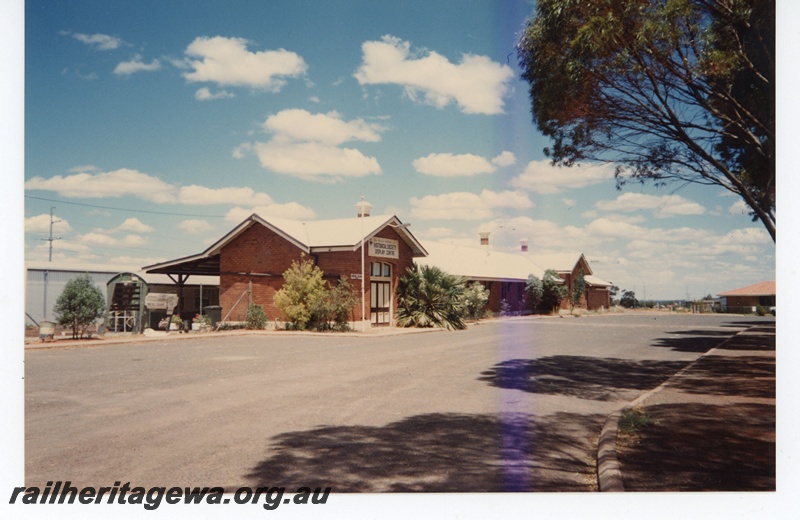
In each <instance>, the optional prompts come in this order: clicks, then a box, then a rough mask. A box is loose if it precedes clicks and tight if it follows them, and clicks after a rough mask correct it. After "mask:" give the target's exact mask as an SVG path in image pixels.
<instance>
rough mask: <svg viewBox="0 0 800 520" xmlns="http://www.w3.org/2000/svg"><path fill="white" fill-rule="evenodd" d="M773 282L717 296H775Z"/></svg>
mask: <svg viewBox="0 0 800 520" xmlns="http://www.w3.org/2000/svg"><path fill="white" fill-rule="evenodd" d="M775 294H776V293H775V280H771V281H768V282H760V283H756V284H753V285H748V286H747V287H739V288H738V289H732V290H730V291H725V292H722V293H719V296H775Z"/></svg>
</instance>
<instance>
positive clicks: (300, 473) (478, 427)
mask: <svg viewBox="0 0 800 520" xmlns="http://www.w3.org/2000/svg"><path fill="white" fill-rule="evenodd" d="M603 420H604V416H603V415H600V414H594V415H578V414H570V413H559V414H555V415H552V416H548V417H544V418H541V417H536V416H531V415H528V414H521V413H501V414H499V415H483V414H476V415H470V414H454V413H446V414H444V413H437V414H425V415H417V416H413V417H408V418H406V419H403V420H400V421H397V422H394V423H391V424H388V425H386V426H382V427H376V426H324V427H320V428H316V429H313V430H307V431H296V432H289V433H284V434H281V435H277V436H275V437H273V438H272V443H271V445H270V446H269V453H270V454H271V455H270V456H269V457H267V458H265V459H264V460H262V461H261V462H259V463H258V464H256V465H255V467H253V468H252V470H251V471H250V472H249V473H248V474H247V475H245V478H246V479H247V481H248V482H249V483H250V484H249V485H253V486H273V485H281V486H286V488H287V489H292V488H293V487H295V488H296V487H299V486H310V487H312V488H313V487H327V486H331V487H332V488H333V492H365V493H374V492H420V491H425V492H499V491H589V490H591V489H592V484H593V479H594V475H595V470H594V465H593V460H592V446H590V445H589V442H588V440H584V439H589V438H591V437H592V435H595V434H597V433H598V432H599V430H600V428H601V426H602V422H603ZM582 443H585V445H583V444H582Z"/></svg>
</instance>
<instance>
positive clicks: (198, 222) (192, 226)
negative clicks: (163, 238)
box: [177, 218, 213, 235]
mask: <svg viewBox="0 0 800 520" xmlns="http://www.w3.org/2000/svg"><path fill="white" fill-rule="evenodd" d="M177 227H178V229H182V230H183V231H186V232H187V233H189V234H190V235H199V234H201V233H205V232H207V231H211V230H212V229H213V226H212V225H211V224H209V223H208V221H207V220H202V219H197V218H192V219H188V220H184V221H182V222H180V223H178V226H177Z"/></svg>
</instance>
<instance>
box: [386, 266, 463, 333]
mask: <svg viewBox="0 0 800 520" xmlns="http://www.w3.org/2000/svg"><path fill="white" fill-rule="evenodd" d="M465 300H466V298H465V280H464V279H463V278H461V277H459V276H454V275H451V274H447V273H445V272H444V271H442V270H441V269H439V268H438V267H430V266H422V267H420V266H418V265H417V264H416V263H415V264H412V265H411V267H409V268H408V271H407V272H406V273H405V274H404V275H402V276H400V278H399V281H398V284H397V310H396V311H395V318H396V319H397V324H398V325H399V326H401V327H444V328H447V329H463V328H465V327H466V324H465V322H464V319H465V317H466V316H467V314H468V310H467V306H466V303H465Z"/></svg>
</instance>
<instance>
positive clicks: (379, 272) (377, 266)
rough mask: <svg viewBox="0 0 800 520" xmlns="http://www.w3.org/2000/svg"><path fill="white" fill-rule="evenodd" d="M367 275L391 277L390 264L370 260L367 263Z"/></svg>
mask: <svg viewBox="0 0 800 520" xmlns="http://www.w3.org/2000/svg"><path fill="white" fill-rule="evenodd" d="M369 275H370V276H371V277H373V278H391V276H392V264H386V263H383V262H372V263H370V265H369Z"/></svg>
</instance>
